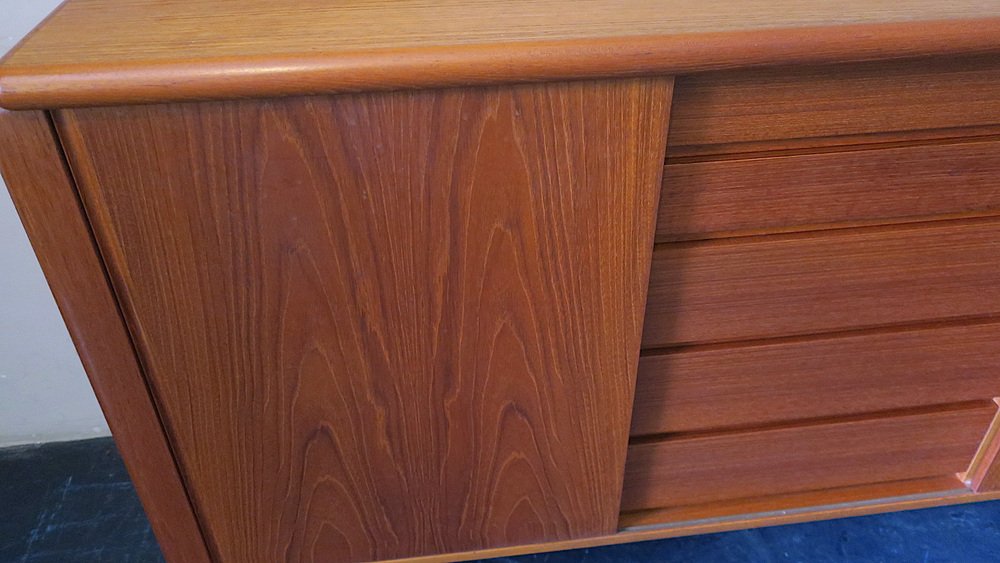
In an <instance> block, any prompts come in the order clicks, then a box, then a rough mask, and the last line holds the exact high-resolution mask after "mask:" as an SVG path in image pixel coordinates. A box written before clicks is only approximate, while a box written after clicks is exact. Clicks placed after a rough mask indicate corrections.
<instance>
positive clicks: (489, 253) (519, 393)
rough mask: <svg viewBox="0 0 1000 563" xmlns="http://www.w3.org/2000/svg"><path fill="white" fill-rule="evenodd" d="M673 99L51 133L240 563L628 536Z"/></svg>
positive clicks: (266, 110)
mask: <svg viewBox="0 0 1000 563" xmlns="http://www.w3.org/2000/svg"><path fill="white" fill-rule="evenodd" d="M670 86H671V81H670V80H669V79H656V80H635V81H623V82H589V83H588V82H577V83H571V84H553V85H547V86H544V87H541V86H520V87H514V88H509V89H480V90H449V91H440V92H424V93H400V94H381V95H363V96H342V97H327V98H297V99H288V100H279V101H258V102H236V103H219V104H198V105H174V106H149V107H134V108H117V109H115V108H111V109H88V110H79V111H76V110H74V111H65V112H60V113H59V118H60V119H59V125H60V132H61V133H62V134H63V135H64V136H65V139H66V142H67V147H68V153H69V155H70V157H71V162H72V164H73V168H74V171H75V173H76V174H77V175H78V176H79V178H80V183H81V191H82V192H83V193H84V196H85V197H84V199H85V201H86V203H87V207H88V210H89V211H90V212H91V213H92V214H93V216H94V217H95V222H96V224H97V225H98V230H97V231H98V239H99V242H100V244H101V247H102V249H103V250H104V251H105V252H106V253H107V256H108V260H109V262H110V263H111V264H112V265H113V272H114V275H115V277H114V279H115V285H116V287H118V288H120V290H121V292H122V295H123V298H124V303H125V304H126V311H127V313H128V315H129V321H130V324H131V326H132V328H133V330H134V332H135V334H136V335H137V338H138V342H139V343H140V349H141V351H142V355H143V357H144V358H145V359H146V361H147V363H148V366H149V375H150V378H151V380H152V383H153V384H154V386H155V388H156V389H157V392H158V394H159V395H160V396H161V397H162V401H163V406H164V415H165V418H166V420H167V422H168V424H169V427H170V429H171V435H172V437H173V439H174V441H175V442H176V444H177V446H178V450H179V452H180V454H181V460H182V465H183V467H184V470H185V472H186V474H187V475H188V476H189V481H190V487H191V491H192V494H193V496H194V499H195V501H196V503H197V505H198V507H199V509H200V510H201V511H202V512H203V513H204V514H205V518H206V521H207V522H210V523H211V526H210V530H209V532H210V534H211V536H212V538H213V539H214V541H215V543H216V544H217V545H218V550H219V553H220V556H221V558H222V559H224V560H237V561H246V560H267V561H274V560H292V561H311V560H330V559H350V560H356V559H370V558H376V559H377V558H389V557H401V556H407V555H419V554H425V553H443V552H449V551H456V550H468V549H475V548H482V547H489V546H499V545H510V544H516V543H530V542H538V541H542V540H558V539H566V538H575V537H584V536H589V535H597V534H606V533H610V532H612V531H613V530H614V529H615V526H616V523H617V517H618V500H619V496H618V495H619V493H620V490H621V478H622V467H623V464H624V455H625V444H626V441H627V434H628V420H629V416H630V409H631V401H632V395H633V390H634V373H635V368H636V364H637V362H638V347H639V337H640V331H641V326H642V316H643V302H644V299H645V293H646V288H647V282H648V269H647V268H648V264H649V255H650V252H651V246H652V239H653V230H654V225H653V224H654V218H655V209H656V204H657V197H658V193H659V183H660V174H661V171H662V166H661V165H660V164H659V163H660V162H662V160H660V159H662V157H663V153H664V151H665V143H666V141H665V134H666V133H665V132H666V120H667V113H668V110H667V108H668V105H669V100H670Z"/></svg>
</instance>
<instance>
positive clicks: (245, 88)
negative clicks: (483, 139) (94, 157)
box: [0, 3, 1000, 109]
mask: <svg viewBox="0 0 1000 563" xmlns="http://www.w3.org/2000/svg"><path fill="white" fill-rule="evenodd" d="M185 5H190V4H189V3H185ZM156 6H157V7H159V6H160V4H157V5H156ZM779 7H780V6H779ZM571 9H572V10H574V11H580V10H581V9H580V8H579V7H578V6H573V7H572V8H571ZM665 11H668V12H669V11H670V10H665ZM746 11H747V9H745V8H741V9H740V10H738V13H744V12H746ZM163 19H167V18H163ZM137 29H142V30H143V35H142V40H143V41H148V40H149V39H150V34H149V32H148V30H146V29H145V27H144V26H138V27H137ZM541 37H544V34H543V35H540V36H539V37H538V38H525V39H524V40H523V41H510V42H482V43H456V44H446V45H433V44H425V45H417V46H411V47H406V48H401V47H397V48H392V47H380V48H372V49H364V48H360V49H357V48H355V49H352V48H347V49H344V48H342V49H340V50H336V51H333V52H332V53H331V54H322V55H313V54H306V53H307V52H308V50H309V49H305V48H303V49H302V50H301V51H299V52H297V53H281V52H279V51H275V52H274V53H272V54H266V52H265V53H264V54H260V55H252V56H237V55H227V56H218V55H215V56H213V55H212V53H213V51H211V50H209V51H206V53H204V54H202V55H201V56H197V57H194V56H192V57H191V58H182V57H176V58H175V57H163V58H159V59H156V58H147V59H129V58H128V57H125V58H122V59H121V60H118V61H114V60H113V59H112V58H108V59H107V60H108V61H110V62H84V63H77V64H72V63H63V62H57V61H59V58H58V57H57V56H51V57H47V58H43V59H41V60H44V61H45V62H44V63H42V62H41V61H34V60H32V61H31V62H30V63H24V64H22V63H19V58H18V56H16V55H17V54H18V53H20V52H21V51H22V50H23V49H27V48H26V47H25V48H23V49H22V50H18V51H15V52H14V53H13V54H12V55H11V56H10V57H9V58H8V59H7V61H6V63H5V64H4V65H3V66H0V106H3V107H6V108H10V109H29V108H55V107H72V106H95V105H121V104H136V103H152V102H169V101H191V100H208V99H229V98H244V97H274V96H289V95H303V94H323V93H334V92H356V91H372V90H395V89H403V88H437V87H451V86H470V85H485V84H500V83H515V82H536V81H557V80H568V79H587V78H611V77H626V76H647V75H673V74H686V73H693V72H701V71H706V70H719V69H730V68H741V67H753V66H762V65H777V64H820V63H832V62H844V61H867V60H886V59H898V58H904V57H919V56H930V55H949V54H950V55H960V54H975V53H982V52H988V51H997V50H1000V41H998V40H997V37H1000V17H995V16H992V17H985V15H983V17H978V18H969V19H954V20H952V19H943V20H934V21H919V20H917V21H905V22H892V23H859V24H850V25H813V26H809V25H806V26H803V27H789V28H780V27H777V28H769V29H750V30H735V31H714V32H713V31H702V32H691V33H677V34H673V33H666V34H649V35H642V36H627V35H625V36H623V35H618V34H615V35H613V36H603V37H601V36H595V37H589V38H567V39H559V40H544V39H541ZM29 40H30V37H29ZM26 45H30V41H29V42H26ZM313 47H315V46H313ZM214 52H216V53H217V52H218V51H214ZM63 54H64V53H63Z"/></svg>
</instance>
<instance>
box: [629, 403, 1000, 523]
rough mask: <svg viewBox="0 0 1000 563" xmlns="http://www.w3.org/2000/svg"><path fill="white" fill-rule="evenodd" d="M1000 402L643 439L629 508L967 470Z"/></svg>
mask: <svg viewBox="0 0 1000 563" xmlns="http://www.w3.org/2000/svg"><path fill="white" fill-rule="evenodd" d="M995 412H996V407H995V406H994V405H993V404H992V403H989V402H985V403H984V404H982V406H964V407H961V408H955V409H953V410H943V411H931V412H924V413H919V414H910V415H904V416H892V417H884V418H871V419H860V420H849V421H845V422H831V423H826V424H812V425H805V426H792V427H787V428H777V429H770V430H754V431H747V432H736V433H727V434H714V435H707V436H695V437H690V438H680V439H676V440H666V441H650V442H643V443H636V444H633V445H631V446H630V447H629V454H628V460H627V462H626V465H625V487H624V491H623V492H622V511H623V512H630V511H635V510H647V509H654V508H660V507H667V506H683V505H694V504H703V503H709V502H719V501H730V500H735V499H739V498H749V497H756V496H767V495H777V494H785V493H794V492H801V491H809V490H818V489H828V488H833V487H846V486H852V485H862V484H865V483H878V482H887V481H901V480H906V479H917V478H921V477H929V476H934V475H944V474H947V473H955V472H957V471H961V470H962V469H964V468H965V467H967V466H968V463H969V460H970V459H972V456H973V454H975V452H976V447H977V446H978V445H979V442H980V440H981V439H982V436H983V432H984V431H985V429H986V427H987V425H988V424H989V422H990V420H991V419H992V418H993V415H994V413H995Z"/></svg>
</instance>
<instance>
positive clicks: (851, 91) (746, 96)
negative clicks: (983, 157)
mask: <svg viewBox="0 0 1000 563" xmlns="http://www.w3.org/2000/svg"><path fill="white" fill-rule="evenodd" d="M672 112H673V117H672V119H671V124H670V138H669V148H668V151H667V155H668V158H669V157H670V156H683V155H691V154H719V153H731V152H744V151H748V150H772V149H783V148H792V147H802V146H820V145H826V144H844V143H856V142H872V141H873V140H880V141H884V140H895V139H899V138H942V137H949V136H954V135H955V132H954V131H953V130H954V129H957V128H966V129H968V128H971V129H976V128H981V127H984V126H993V125H996V124H997V123H1000V55H989V56H981V57H971V58H963V59H924V60H918V61H906V62H903V61H891V62H872V63H860V64H859V63H855V64H842V65H830V66H811V67H796V68H771V69H750V70H742V71H735V72H734V71H726V72H713V73H706V74H699V75H693V76H687V77H681V78H679V79H678V80H677V84H676V89H675V93H674V105H673V109H672ZM917 131H921V132H922V133H919V134H915V133H914V132H917ZM968 133H969V131H965V132H963V133H962V134H963V135H965V134H968Z"/></svg>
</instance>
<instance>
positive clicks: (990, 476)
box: [965, 398, 1000, 493]
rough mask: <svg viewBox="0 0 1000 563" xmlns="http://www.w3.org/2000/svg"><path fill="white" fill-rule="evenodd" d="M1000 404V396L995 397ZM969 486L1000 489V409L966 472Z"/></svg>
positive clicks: (993, 490)
mask: <svg viewBox="0 0 1000 563" xmlns="http://www.w3.org/2000/svg"><path fill="white" fill-rule="evenodd" d="M994 402H996V403H997V404H998V405H1000V398H998V399H994ZM965 482H966V483H967V484H968V486H969V488H970V489H972V490H973V491H976V492H979V493H986V492H997V491H1000V411H998V412H997V415H996V416H995V417H994V418H993V422H992V423H991V424H990V427H989V430H987V431H986V436H985V437H984V438H983V441H982V443H980V445H979V451H977V452H976V456H975V457H974V458H973V460H972V463H970V464H969V470H968V471H967V472H966V474H965Z"/></svg>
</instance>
